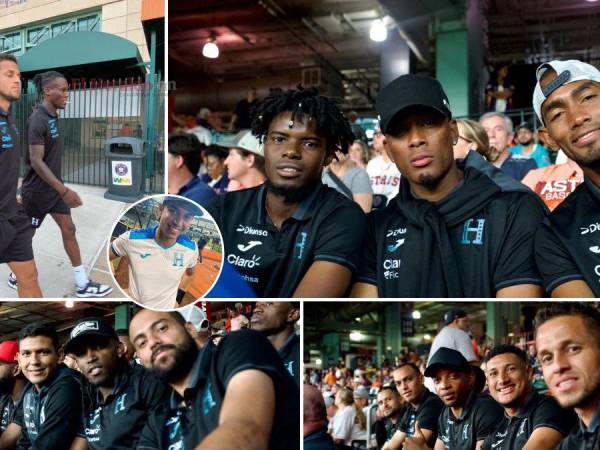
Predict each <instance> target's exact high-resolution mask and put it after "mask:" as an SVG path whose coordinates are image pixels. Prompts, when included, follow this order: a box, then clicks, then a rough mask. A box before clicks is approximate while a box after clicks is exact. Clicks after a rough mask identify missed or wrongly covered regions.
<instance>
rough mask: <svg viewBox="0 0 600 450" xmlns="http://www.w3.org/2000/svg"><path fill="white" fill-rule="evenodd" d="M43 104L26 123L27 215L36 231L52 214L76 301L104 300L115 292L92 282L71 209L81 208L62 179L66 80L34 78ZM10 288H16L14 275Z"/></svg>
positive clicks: (47, 76)
mask: <svg viewBox="0 0 600 450" xmlns="http://www.w3.org/2000/svg"><path fill="white" fill-rule="evenodd" d="M33 81H34V83H35V85H36V88H37V90H38V92H39V93H40V95H41V98H42V102H41V103H40V105H39V106H38V108H37V109H36V110H35V111H34V112H33V114H31V116H29V120H28V121H27V146H28V149H29V152H26V153H25V162H26V164H27V173H26V175H25V178H24V179H23V185H22V193H21V196H22V202H23V206H24V207H25V212H26V213H27V215H28V216H29V218H30V220H31V227H32V228H33V229H34V230H36V229H37V228H39V227H40V226H41V224H42V221H43V220H44V217H45V216H46V214H50V215H51V216H52V218H53V219H54V221H55V222H56V224H57V225H58V227H59V228H60V232H61V234H62V240H63V245H64V247H65V250H66V252H67V255H68V256H69V259H70V260H71V264H72V265H73V273H74V274H75V285H76V287H77V291H76V295H77V297H104V296H106V295H108V294H109V293H110V292H111V291H112V288H111V287H110V286H106V285H103V284H99V283H95V282H93V281H91V280H90V279H89V278H88V276H87V274H86V273H85V267H84V266H83V264H82V262H81V253H80V251H79V243H78V242H77V238H76V236H75V224H74V223H73V219H72V218H71V208H76V207H77V206H81V205H82V201H81V198H80V197H79V195H77V193H76V192H74V191H72V190H71V189H69V188H68V187H66V186H65V185H64V183H63V181H62V180H61V177H60V172H61V170H60V166H61V150H62V139H61V135H60V130H59V127H58V114H57V110H58V109H64V108H65V106H66V104H67V100H68V98H69V86H68V83H67V80H66V79H65V77H64V76H62V75H61V74H60V73H58V72H55V71H49V72H44V73H41V74H38V75H36V76H35V77H34V78H33ZM8 284H9V286H11V287H14V288H16V287H17V279H16V278H15V277H14V274H11V275H10V276H9V280H8Z"/></svg>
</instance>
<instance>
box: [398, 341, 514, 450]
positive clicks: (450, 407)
mask: <svg viewBox="0 0 600 450" xmlns="http://www.w3.org/2000/svg"><path fill="white" fill-rule="evenodd" d="M425 376H426V377H432V378H433V382H434V384H435V388H436V391H437V393H438V395H439V396H440V399H441V400H442V402H444V405H445V406H444V408H443V410H442V414H441V415H440V418H439V421H438V438H437V441H436V443H435V447H433V448H434V449H435V450H475V449H479V448H481V445H482V444H483V441H484V440H485V439H486V438H487V437H488V435H489V434H490V433H492V431H493V430H494V428H495V427H496V425H497V424H498V422H499V421H500V420H501V419H502V412H503V411H502V407H501V406H500V405H499V404H498V403H496V402H495V401H494V400H493V399H492V398H491V397H489V396H487V395H481V394H479V392H477V391H476V390H475V389H473V386H474V383H475V375H474V373H473V370H472V369H471V366H470V365H469V363H468V362H467V360H466V359H465V358H464V357H463V356H462V355H461V354H460V353H459V352H457V351H456V350H451V349H448V348H445V347H442V348H440V349H439V350H438V351H437V352H436V353H435V354H434V355H433V357H432V358H431V360H430V361H429V364H428V366H427V369H425ZM425 439H426V436H425V435H424V434H423V431H422V430H421V427H420V424H419V425H418V426H415V436H414V437H412V438H408V439H407V440H406V442H405V444H404V447H403V450H422V449H428V448H431V447H429V446H428V445H427V444H426V443H425Z"/></svg>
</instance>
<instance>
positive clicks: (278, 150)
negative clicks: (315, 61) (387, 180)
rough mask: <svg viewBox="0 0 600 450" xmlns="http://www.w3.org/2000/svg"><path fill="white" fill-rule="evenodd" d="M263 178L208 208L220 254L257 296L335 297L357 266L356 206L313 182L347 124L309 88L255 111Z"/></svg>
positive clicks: (359, 223) (343, 145)
mask: <svg viewBox="0 0 600 450" xmlns="http://www.w3.org/2000/svg"><path fill="white" fill-rule="evenodd" d="M252 133H253V134H254V135H255V136H257V137H258V138H259V140H260V141H261V143H262V144H263V145H264V155H265V173H266V177H267V180H266V182H265V184H263V185H261V186H258V187H255V188H251V189H245V190H242V191H236V192H230V193H227V194H225V195H224V196H222V197H220V198H218V199H216V200H215V201H214V202H213V203H211V204H210V205H209V207H208V210H209V212H210V213H211V214H212V216H213V217H214V218H215V220H216V221H217V224H218V225H219V228H220V229H221V232H222V234H223V241H224V242H225V254H226V258H227V261H228V262H229V263H230V264H232V265H234V266H235V268H236V269H237V270H238V271H239V272H240V273H241V274H242V276H243V278H244V279H245V280H246V281H247V282H248V283H249V285H250V286H252V287H253V288H254V290H255V292H256V294H257V295H258V296H260V297H338V296H343V295H344V294H346V293H347V291H348V288H349V286H350V282H351V280H352V276H353V274H354V273H355V272H356V270H357V255H358V253H359V249H360V248H361V246H362V240H363V236H364V234H365V232H366V216H365V215H364V213H363V212H362V211H361V209H360V207H359V206H358V205H357V204H356V203H354V202H353V201H351V200H349V199H347V198H346V197H345V196H344V195H342V194H339V193H338V192H337V191H335V190H333V189H331V188H328V187H326V186H324V185H323V184H322V183H321V172H322V170H323V167H324V166H326V165H327V164H329V162H330V161H331V159H332V158H333V157H334V152H335V151H336V150H340V151H342V152H344V153H345V152H347V150H348V146H349V145H350V144H351V143H352V141H353V134H352V131H351V128H350V124H349V123H348V121H347V120H346V119H345V118H344V116H343V115H342V113H341V111H340V110H339V109H338V107H337V105H336V102H335V101H334V100H333V99H331V98H327V97H324V96H321V95H319V94H318V93H317V92H316V91H315V90H304V89H301V88H300V89H297V90H290V91H287V92H276V93H273V94H271V95H270V96H268V97H267V98H266V99H264V100H263V101H262V102H261V103H260V104H259V105H258V106H257V109H256V112H255V117H254V120H253V123H252Z"/></svg>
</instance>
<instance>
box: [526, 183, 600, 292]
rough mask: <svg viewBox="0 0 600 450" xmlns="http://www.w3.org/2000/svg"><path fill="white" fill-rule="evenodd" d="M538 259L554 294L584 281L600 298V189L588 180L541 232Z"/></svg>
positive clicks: (551, 215)
mask: <svg viewBox="0 0 600 450" xmlns="http://www.w3.org/2000/svg"><path fill="white" fill-rule="evenodd" d="M535 256H536V260H537V264H538V267H539V268H540V272H541V274H542V277H543V279H544V287H545V288H546V291H547V292H548V293H551V292H552V291H553V290H554V289H555V288H556V287H557V286H560V285H561V284H563V283H567V282H569V281H573V280H584V281H585V282H586V283H587V284H588V286H589V287H590V288H591V289H592V292H593V293H594V295H595V296H596V297H600V187H598V186H596V185H595V184H594V183H593V182H592V180H590V179H589V178H584V181H583V183H581V184H580V185H579V186H577V188H576V189H575V191H573V193H572V194H571V195H569V196H568V197H567V199H566V200H565V201H563V202H562V203H561V204H560V205H558V206H557V207H556V209H555V210H554V211H553V212H552V214H550V216H549V217H548V218H547V219H546V220H544V222H543V223H542V224H541V226H540V227H539V229H538V233H537V236H536V240H535Z"/></svg>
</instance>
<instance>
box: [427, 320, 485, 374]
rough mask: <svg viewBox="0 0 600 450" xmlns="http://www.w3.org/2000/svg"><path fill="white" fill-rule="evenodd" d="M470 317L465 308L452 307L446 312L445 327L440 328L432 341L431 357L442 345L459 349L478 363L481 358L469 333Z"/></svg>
mask: <svg viewBox="0 0 600 450" xmlns="http://www.w3.org/2000/svg"><path fill="white" fill-rule="evenodd" d="M468 331H469V318H468V317H467V313H466V312H465V310H464V309H461V308H451V309H449V310H448V312H446V314H444V328H442V329H441V330H440V332H439V333H438V334H437V336H436V337H435V338H434V339H433V342H432V343H431V348H430V349H429V359H431V357H432V356H433V355H434V354H435V352H436V351H438V349H439V348H440V347H446V348H451V349H452V350H457V351H459V352H460V353H461V354H462V355H463V356H464V357H465V359H466V360H467V361H469V362H470V363H476V362H477V360H478V359H479V358H477V355H476V354H475V351H474V350H473V343H472V342H471V338H470V337H469V335H468Z"/></svg>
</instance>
